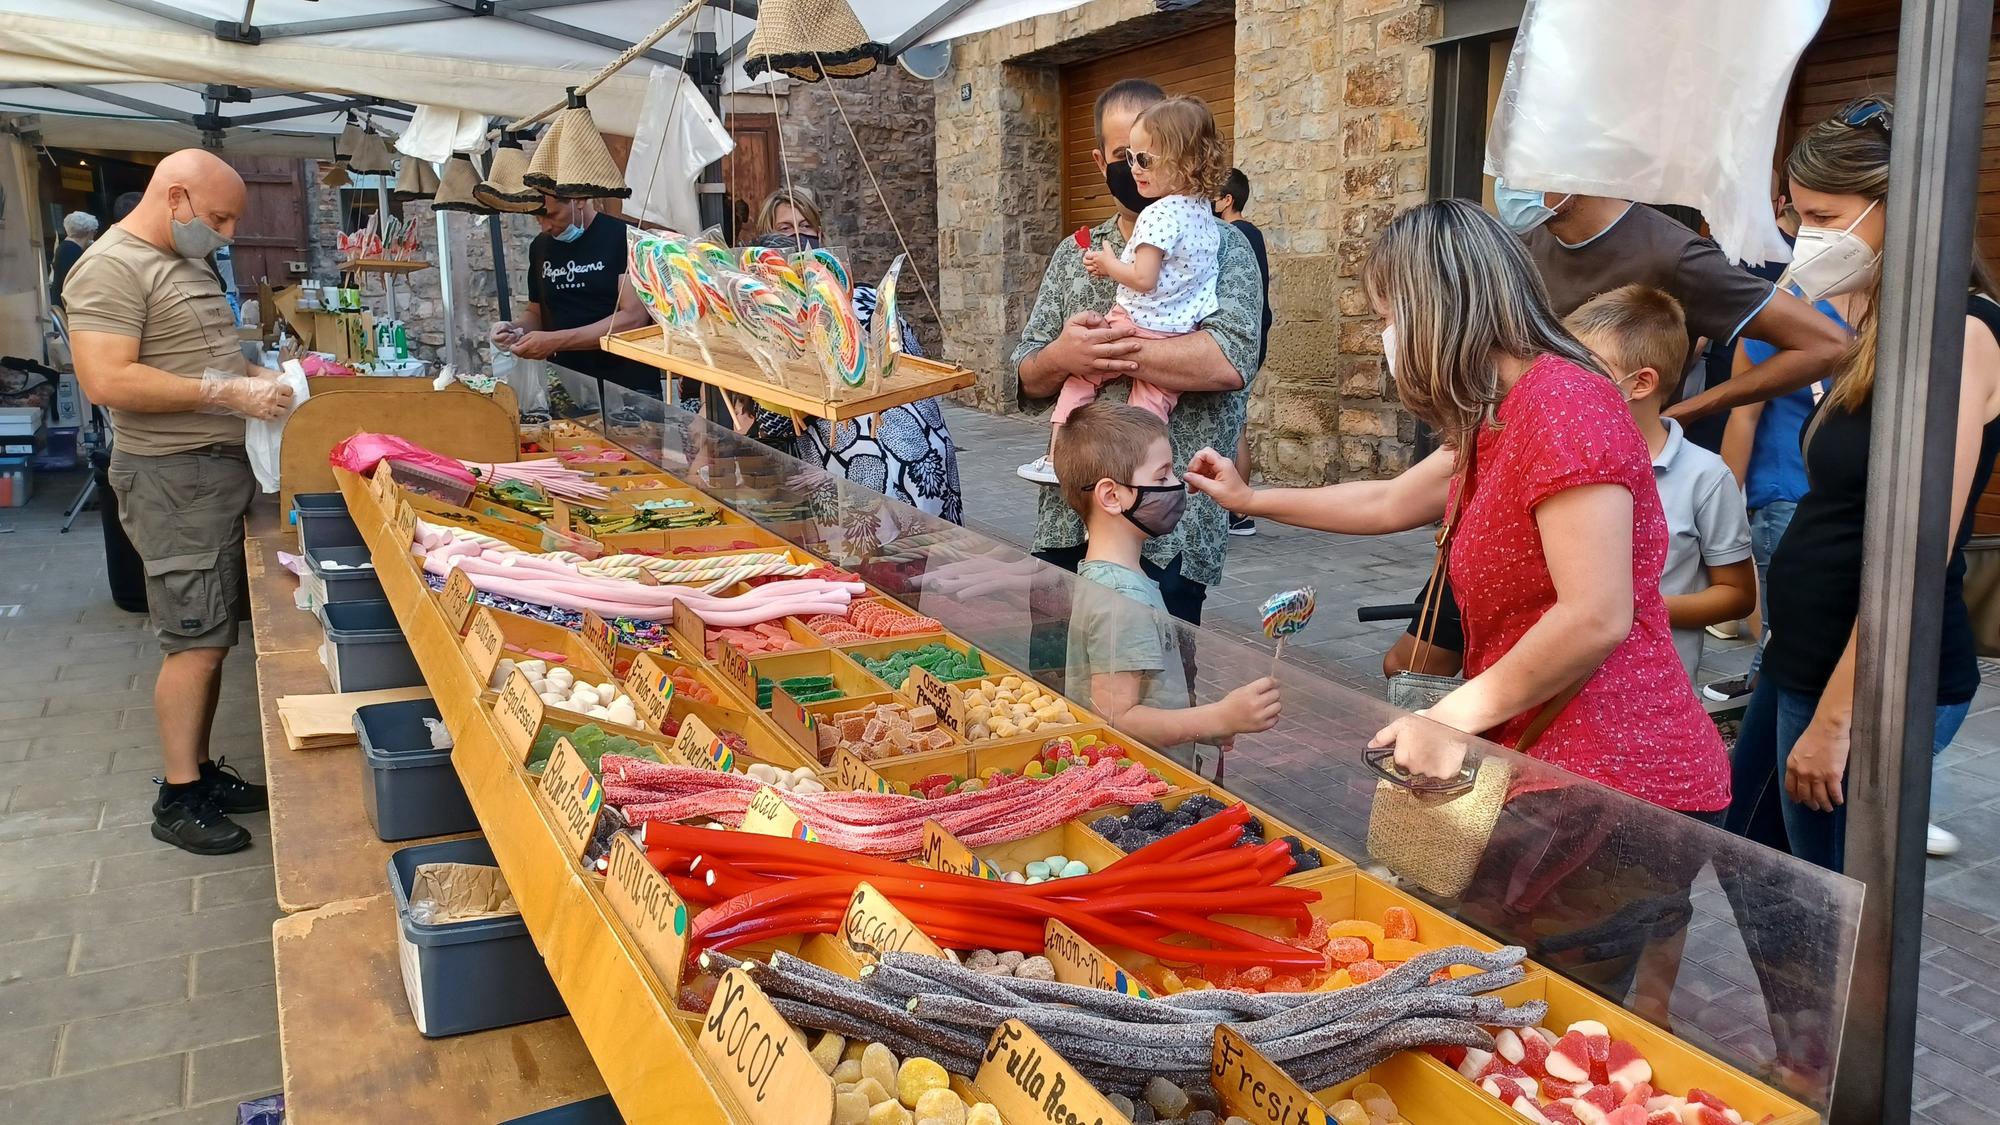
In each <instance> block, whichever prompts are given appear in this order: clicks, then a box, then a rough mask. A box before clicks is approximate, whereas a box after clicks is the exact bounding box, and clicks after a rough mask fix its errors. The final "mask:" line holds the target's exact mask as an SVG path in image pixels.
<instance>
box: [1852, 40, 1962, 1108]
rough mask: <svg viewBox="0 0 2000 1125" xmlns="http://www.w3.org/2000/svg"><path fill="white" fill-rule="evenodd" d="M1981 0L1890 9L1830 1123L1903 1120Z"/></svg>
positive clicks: (1912, 1037)
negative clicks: (1856, 919)
mask: <svg viewBox="0 0 2000 1125" xmlns="http://www.w3.org/2000/svg"><path fill="white" fill-rule="evenodd" d="M1992 21H1993V4H1992V3H1991V0H1903V5H1902V25H1901V29H1900V31H1899V33H1898V45H1897V58H1896V116H1895V126H1896V127H1895V129H1894V131H1893V133H1892V135H1891V138H1890V167H1891V169H1892V172H1893V175H1892V179H1891V181H1890V186H1889V200H1888V203H1889V213H1888V237H1887V242H1886V245H1885V246H1884V247H1883V253H1882V260H1881V266H1880V268H1881V275H1882V289H1881V308H1880V309H1879V310H1878V315H1879V316H1880V318H1881V320H1880V326H1881V343H1880V347H1879V350H1878V351H1877V353H1876V369H1877V371H1878V372H1879V373H1880V375H1879V377H1878V378H1877V379H1876V383H1875V391H1874V422H1873V429H1872V431H1871V432H1870V435H1869V443H1870V449H1871V454H1870V465H1869V473H1868V494H1867V498H1868V514H1867V519H1866V523H1865V526H1864V529H1863V542H1864V544H1865V547H1864V557H1865V559H1866V562H1865V563H1864V564H1863V566H1862V573H1861V613H1860V624H1859V642H1858V647H1857V655H1858V656H1859V666H1858V669H1857V671H1856V673H1855V685H1854V698H1855V699H1856V700H1857V701H1858V706H1856V707H1855V709H1854V722H1853V730H1852V735H1851V746H1852V748H1853V749H1852V753H1851V755H1850V758H1849V761H1848V766H1847V787H1846V788H1847V801H1848V803H1847V839H1848V841H1849V842H1850V846H1849V847H1848V849H1847V852H1846V856H1847V862H1846V866H1847V874H1849V875H1852V876H1854V877H1855V878H1857V879H1860V880H1861V881H1862V883H1863V884H1865V886H1866V887H1867V895H1866V901H1865V903H1864V905H1863V908H1862V916H1861V926H1860V933H1859V938H1858V942H1857V947H1856V951H1855V960H1854V966H1855V971H1854V973H1853V976H1852V986H1851V991H1850V992H1849V998H1848V1006H1847V1017H1846V1027H1845V1035H1844V1038H1843V1042H1842V1047H1843V1049H1842V1051H1841V1055H1840V1059H1839V1068H1838V1069H1837V1071H1836V1072H1835V1075H1836V1076H1835V1082H1834V1090H1833V1113H1832V1120H1833V1121H1834V1122H1836V1123H1838V1125H1860V1123H1863V1122H1866V1123H1869V1125H1874V1123H1876V1122H1907V1121H1909V1120H1910V1098H1911V1087H1912V1079H1913V1073H1914V1061H1915V1052H1916V1020H1917V970H1918V961H1919V956H1920V954H1921V948H1920V947H1921V943H1922V937H1923V918H1924V859H1925V857H1924V841H1925V822H1926V821H1927V820H1928V819H1929V812H1930V790H1931V734H1932V728H1933V719H1934V707H1933V704H1934V702H1935V700H1936V698H1937V659H1936V657H1935V656H1933V655H1932V654H1934V653H1936V652H1937V651H1938V644H1939V637H1940V624H1939V622H1940V614H1939V611H1940V607H1941V606H1942V605H1943V601H1944V571H1945V566H1944V563H1945V560H1946V557H1947V555H1948V553H1949V551H1950V549H1951V542H1952V531H1953V529H1952V528H1951V527H1949V526H1948V525H1949V522H1950V511H1951V497H1950V496H1949V494H1948V491H1947V490H1945V489H1939V488H1935V487H1926V485H1927V484H1928V483H1929V482H1933V481H1938V480H1947V481H1948V480H1950V479H1951V478H1952V464H1953V454H1954V444H1955V435H1956V427H1957V415H1958V390H1959V380H1958V372H1959V370H1960V368H1961V364H1962V361H1963V351H1964V332H1965V330H1964V324H1965V308H1966V279H1967V277H1968V276H1969V274H1970V269H1971V252H1970V248H1971V246H1972V244H1973V237H1974V231H1973V225H1974V213H1973V211H1974V207H1975V204H1976V200H1977V198H1978V197H1977V193H1976V183H1977V177H1978V165H1979V134H1980V130H1981V128H1982V126H1983V118H1984V114H1985V101H1986V70H1987V58H1986V56H1987V48H1988V47H1989V45H1990V43H1991V39H1990V34H1991V28H1992Z"/></svg>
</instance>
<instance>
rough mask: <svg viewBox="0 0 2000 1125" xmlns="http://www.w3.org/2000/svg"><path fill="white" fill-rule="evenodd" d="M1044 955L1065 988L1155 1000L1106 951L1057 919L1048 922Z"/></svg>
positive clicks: (1043, 936)
mask: <svg viewBox="0 0 2000 1125" xmlns="http://www.w3.org/2000/svg"><path fill="white" fill-rule="evenodd" d="M1042 953H1043V955H1044V956H1046V957H1047V958H1048V959H1049V963H1050V964H1051V965H1054V966H1055V967H1056V979H1057V980H1059V981H1061V982H1063V983H1064V984H1075V985H1082V986H1083V987H1085V988H1108V989H1110V990H1111V991H1113V992H1122V993H1124V994H1125V995H1127V996H1137V997H1138V998H1140V999H1141V1000H1151V999H1152V998H1153V994H1152V993H1151V992H1150V991H1148V990H1147V988H1146V986H1145V985H1143V984H1140V983H1139V978H1138V977H1135V976H1133V975H1131V974H1130V973H1127V972H1126V971H1125V970H1123V969H1121V968H1119V967H1118V963H1117V962H1116V961H1113V960H1112V959H1111V958H1109V957H1106V956H1105V955H1104V951H1103V950H1101V949H1099V948H1097V947H1096V946H1095V945H1092V944H1091V943H1090V942H1089V941H1087V940H1085V939H1084V937H1083V936H1082V935H1081V934H1079V933H1077V932H1076V931H1075V930H1072V929H1070V928H1069V927H1068V926H1065V925H1063V924H1062V923H1061V922H1058V921H1056V920H1055V919H1054V918H1051V919H1049V921H1048V926H1047V927H1046V929H1045V931H1044V933H1043V935H1042Z"/></svg>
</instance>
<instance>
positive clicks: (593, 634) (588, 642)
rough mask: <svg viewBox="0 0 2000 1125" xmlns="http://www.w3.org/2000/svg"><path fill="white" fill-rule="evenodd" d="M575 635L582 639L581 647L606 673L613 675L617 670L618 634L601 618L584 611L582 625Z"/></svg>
mask: <svg viewBox="0 0 2000 1125" xmlns="http://www.w3.org/2000/svg"><path fill="white" fill-rule="evenodd" d="M577 635H578V636H579V637H581V638H583V647H585V648H587V649H589V650H590V655H592V656H595V657H596V658H597V659H598V661H599V662H600V663H602V664H603V665H604V670H605V671H606V672H612V673H615V672H616V671H617V670H618V634H617V633H615V632H613V631H612V629H611V626H610V624H609V623H607V622H606V621H605V620H604V619H603V618H602V617H599V616H597V615H596V614H595V613H592V612H591V611H590V610H587V609H586V610H584V611H583V624H582V625H581V626H579V627H578V628H577Z"/></svg>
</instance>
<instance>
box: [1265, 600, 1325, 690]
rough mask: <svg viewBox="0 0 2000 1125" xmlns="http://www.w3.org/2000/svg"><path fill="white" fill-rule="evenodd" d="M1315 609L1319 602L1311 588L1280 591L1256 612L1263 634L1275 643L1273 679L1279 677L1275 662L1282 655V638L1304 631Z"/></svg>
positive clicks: (1272, 655)
mask: <svg viewBox="0 0 2000 1125" xmlns="http://www.w3.org/2000/svg"><path fill="white" fill-rule="evenodd" d="M1316 608H1318V600H1317V598H1315V596H1314V595H1313V588H1312V587H1311V586H1306V587H1303V588H1301V589H1297V590H1281V591H1279V592H1278V593H1275V594H1272V595H1271V596H1270V597H1269V598H1267V599H1265V601H1264V605H1263V607H1262V608H1261V609H1260V610H1259V611H1258V612H1259V613H1260V614H1261V615H1262V616H1263V619H1264V635H1265V636H1267V637H1269V638H1271V639H1272V640H1274V641H1276V642H1278V644H1277V649H1276V651H1274V652H1273V653H1272V654H1271V674H1272V675H1273V676H1275V675H1277V674H1278V661H1279V660H1280V659H1282V658H1283V657H1284V655H1285V638H1286V637H1289V636H1292V635H1293V634H1296V633H1302V632H1304V631H1305V627H1306V623H1307V622H1309V621H1311V620H1312V615H1313V610H1314V609H1316Z"/></svg>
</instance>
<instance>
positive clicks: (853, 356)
mask: <svg viewBox="0 0 2000 1125" xmlns="http://www.w3.org/2000/svg"><path fill="white" fill-rule="evenodd" d="M795 260H796V261H797V262H798V263H799V265H800V266H801V267H802V272H803V275H804V277H805V282H806V292H807V293H808V294H809V295H810V299H811V304H810V305H809V307H808V309H807V313H806V315H807V317H808V318H809V320H810V322H811V325H812V339H813V343H814V345H815V351H816V352H817V353H818V355H819V359H820V364H821V366H822V367H823V368H825V369H826V371H827V373H828V375H830V376H831V375H838V376H839V377H840V381H841V382H843V383H846V384H847V385H848V386H850V387H858V386H860V385H861V382H862V380H863V379H865V378H867V377H868V370H867V363H866V357H865V354H864V353H865V352H866V351H867V344H866V342H865V341H864V340H863V339H862V337H861V323H860V321H858V320H856V319H855V317H854V301H853V298H852V297H850V296H849V294H848V287H847V285H846V283H845V281H844V279H843V276H842V274H841V273H838V272H836V271H835V270H834V269H832V268H829V267H828V265H827V263H826V262H825V261H822V260H821V259H819V258H817V257H814V256H813V255H811V254H801V255H799V256H798V258H797V259H795Z"/></svg>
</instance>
